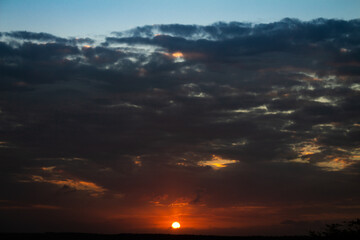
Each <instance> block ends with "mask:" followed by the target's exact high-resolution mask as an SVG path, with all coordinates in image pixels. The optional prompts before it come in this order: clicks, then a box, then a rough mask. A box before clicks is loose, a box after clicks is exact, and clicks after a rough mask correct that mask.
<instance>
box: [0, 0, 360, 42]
mask: <svg viewBox="0 0 360 240" xmlns="http://www.w3.org/2000/svg"><path fill="white" fill-rule="evenodd" d="M359 12H360V1H358V0H342V1H339V0H316V1H314V0H302V1H297V0H295V1H286V0H272V1H270V0H222V1H219V0H181V1H179V0H173V1H169V0H152V1H149V0H132V1H124V0H119V1H115V0H103V1H100V0H87V1H86V0H76V1H73V0H62V1H59V0H53V1H48V0H36V1H26V0H0V31H15V30H27V31H34V32H48V33H52V34H55V35H60V36H64V37H66V36H82V35H87V34H90V35H91V34H106V33H109V32H111V31H121V30H126V29H129V28H132V27H136V26H142V25H147V24H168V23H182V24H202V25H205V24H211V23H213V22H217V21H226V22H228V21H249V22H255V23H259V22H264V23H267V22H272V21H277V20H280V19H282V18H284V17H293V18H299V19H301V20H310V19H313V18H318V17H324V18H338V19H354V18H358V17H359Z"/></svg>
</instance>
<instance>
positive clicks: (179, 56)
mask: <svg viewBox="0 0 360 240" xmlns="http://www.w3.org/2000/svg"><path fill="white" fill-rule="evenodd" d="M171 55H172V56H173V57H174V58H182V57H184V54H182V52H174V53H173V54H171Z"/></svg>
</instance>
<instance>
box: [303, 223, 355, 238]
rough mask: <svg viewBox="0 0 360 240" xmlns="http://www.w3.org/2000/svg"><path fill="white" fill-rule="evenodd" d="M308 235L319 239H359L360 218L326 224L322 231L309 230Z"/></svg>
mask: <svg viewBox="0 0 360 240" xmlns="http://www.w3.org/2000/svg"><path fill="white" fill-rule="evenodd" d="M310 237H312V238H319V239H360V219H356V220H351V221H344V222H342V223H333V224H327V225H326V227H325V230H324V231H321V232H315V231H310Z"/></svg>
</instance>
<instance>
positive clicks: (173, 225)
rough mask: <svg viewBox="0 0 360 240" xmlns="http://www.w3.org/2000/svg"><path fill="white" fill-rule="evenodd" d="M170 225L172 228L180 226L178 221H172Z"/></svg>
mask: <svg viewBox="0 0 360 240" xmlns="http://www.w3.org/2000/svg"><path fill="white" fill-rule="evenodd" d="M171 227H172V228H173V229H179V228H180V223H178V222H173V223H172V224H171Z"/></svg>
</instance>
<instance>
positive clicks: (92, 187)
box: [31, 175, 106, 197]
mask: <svg viewBox="0 0 360 240" xmlns="http://www.w3.org/2000/svg"><path fill="white" fill-rule="evenodd" d="M31 179H32V180H33V181H34V182H42V183H51V184H54V185H57V186H61V187H64V186H66V187H69V188H72V189H75V190H79V191H88V192H90V193H91V196H94V197H97V196H100V195H101V194H103V193H104V192H105V191H106V189H105V188H103V187H101V186H99V185H97V184H95V183H93V182H86V181H81V180H74V179H69V178H68V179H64V180H58V179H45V178H43V177H42V176H38V175H33V176H31Z"/></svg>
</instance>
